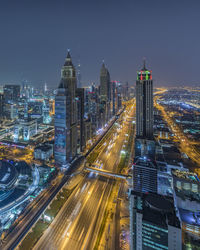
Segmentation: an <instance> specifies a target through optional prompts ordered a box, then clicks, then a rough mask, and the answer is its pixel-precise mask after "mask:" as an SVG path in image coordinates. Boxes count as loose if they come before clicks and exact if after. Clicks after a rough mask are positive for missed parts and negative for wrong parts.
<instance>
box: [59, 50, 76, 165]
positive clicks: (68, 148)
mask: <svg viewBox="0 0 200 250" xmlns="http://www.w3.org/2000/svg"><path fill="white" fill-rule="evenodd" d="M75 92H76V71H75V68H74V66H73V64H72V59H71V56H70V53H69V51H68V54H67V57H66V60H65V64H64V66H63V67H62V70H61V81H60V85H59V87H58V92H57V95H56V98H55V120H54V122H55V143H54V156H55V161H56V163H58V164H59V165H60V164H64V163H66V162H70V161H71V160H72V159H73V158H74V157H75V155H76V153H77V103H76V98H75Z"/></svg>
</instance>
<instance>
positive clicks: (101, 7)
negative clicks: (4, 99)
mask: <svg viewBox="0 0 200 250" xmlns="http://www.w3.org/2000/svg"><path fill="white" fill-rule="evenodd" d="M192 3H193V4H191V3H188V1H176V2H174V1H167V3H163V2H162V3H161V2H160V1H157V0H155V1H151V2H150V1H146V0H144V1H140V2H139V1H134V2H132V1H128V2H127V3H126V5H124V4H123V3H120V2H116V1H115V2H113V1H109V3H107V2H104V1H101V3H100V2H99V3H95V4H94V3H92V2H91V1H84V4H83V3H81V1H75V2H73V3H67V2H66V1H59V3H57V2H54V1H50V2H49V1H48V5H47V2H46V1H42V2H41V1H34V3H33V2H32V3H31V2H29V3H27V2H26V1H23V0H21V1H18V3H14V2H12V1H9V2H4V3H1V4H0V7H1V8H0V14H1V15H0V21H1V22H0V23H1V24H0V28H1V37H2V40H1V46H0V54H1V59H0V75H1V77H0V84H4V83H12V84H19V83H21V81H22V80H24V79H26V80H28V81H30V82H31V83H32V84H33V85H34V86H36V87H37V86H39V85H40V84H41V83H44V82H47V84H48V86H50V87H54V88H56V87H57V84H58V82H59V77H60V68H61V66H62V63H61V62H62V61H63V60H64V57H65V56H64V55H66V54H67V49H68V48H70V49H71V53H72V56H73V58H74V64H75V66H77V65H78V64H79V62H80V64H81V77H82V81H83V83H84V85H88V84H90V83H91V82H93V81H94V82H95V83H96V84H99V77H98V76H99V71H100V67H101V64H102V60H105V64H106V65H107V67H108V69H109V72H110V74H111V79H112V80H120V81H122V82H126V81H128V82H129V83H130V84H131V85H133V84H134V79H135V75H136V74H135V72H136V70H137V69H138V68H140V67H141V65H142V59H143V57H146V59H147V65H149V66H150V67H151V68H152V69H154V84H155V86H162V85H165V86H167V85H168V86H173V85H177V86H183V85H189V86H192V85H197V84H198V83H199V80H198V74H195V72H196V71H197V70H198V54H199V53H200V51H199V46H198V41H199V34H198V33H197V32H196V30H198V23H199V13H198V9H199V7H200V3H199V2H198V1H195V0H193V1H192ZM180 4H181V5H180ZM141 10H142V13H143V18H140V15H141ZM149 17H151V18H149ZM186 17H187V18H186ZM80 20H81V21H80ZM138 20H139V22H138ZM158 20H159V22H158ZM193 34H195V39H192V37H193ZM13 36H15V40H13V39H12V37H13ZM105 37H106V39H105ZM148 37H149V38H151V39H149V40H148ZM13 65H14V66H13ZM191 75H192V76H193V78H192V79H191V77H190V76H191Z"/></svg>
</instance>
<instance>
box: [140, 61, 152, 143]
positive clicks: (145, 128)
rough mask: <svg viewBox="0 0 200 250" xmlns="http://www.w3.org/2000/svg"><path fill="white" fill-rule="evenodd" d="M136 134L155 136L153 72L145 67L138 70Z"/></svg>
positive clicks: (144, 136)
mask: <svg viewBox="0 0 200 250" xmlns="http://www.w3.org/2000/svg"><path fill="white" fill-rule="evenodd" d="M136 136H137V137H142V138H146V139H152V138H153V80H152V72H151V71H149V70H147V69H146V67H145V63H144V67H143V69H142V70H140V71H138V72H137V81H136Z"/></svg>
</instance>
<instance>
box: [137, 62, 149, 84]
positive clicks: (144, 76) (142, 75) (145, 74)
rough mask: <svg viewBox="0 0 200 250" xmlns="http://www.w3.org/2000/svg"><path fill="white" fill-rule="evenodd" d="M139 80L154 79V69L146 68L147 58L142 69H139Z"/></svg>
mask: <svg viewBox="0 0 200 250" xmlns="http://www.w3.org/2000/svg"><path fill="white" fill-rule="evenodd" d="M137 80H141V81H143V80H152V71H151V70H150V71H149V70H147V69H146V65H145V60H144V66H143V68H142V70H140V71H137Z"/></svg>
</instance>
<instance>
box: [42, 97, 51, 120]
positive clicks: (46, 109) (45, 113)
mask: <svg viewBox="0 0 200 250" xmlns="http://www.w3.org/2000/svg"><path fill="white" fill-rule="evenodd" d="M42 118H43V123H44V124H49V123H50V122H51V116H50V106H49V100H48V99H44V101H43V104H42Z"/></svg>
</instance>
